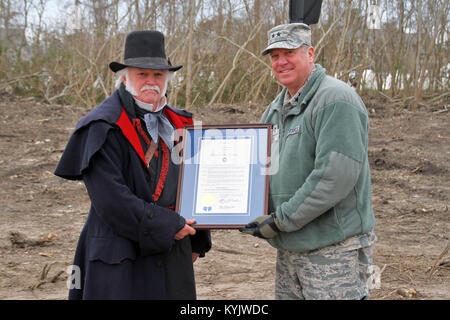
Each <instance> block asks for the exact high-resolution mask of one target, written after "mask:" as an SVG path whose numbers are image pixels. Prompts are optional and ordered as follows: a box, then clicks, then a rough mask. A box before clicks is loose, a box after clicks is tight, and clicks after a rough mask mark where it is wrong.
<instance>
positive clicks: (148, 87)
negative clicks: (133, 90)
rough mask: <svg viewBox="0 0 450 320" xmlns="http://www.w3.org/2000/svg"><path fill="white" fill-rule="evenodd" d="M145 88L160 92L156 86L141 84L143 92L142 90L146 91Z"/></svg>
mask: <svg viewBox="0 0 450 320" xmlns="http://www.w3.org/2000/svg"><path fill="white" fill-rule="evenodd" d="M146 90H155V91H156V92H157V93H160V92H161V90H160V89H159V87H158V86H143V87H142V88H141V92H144V91H146Z"/></svg>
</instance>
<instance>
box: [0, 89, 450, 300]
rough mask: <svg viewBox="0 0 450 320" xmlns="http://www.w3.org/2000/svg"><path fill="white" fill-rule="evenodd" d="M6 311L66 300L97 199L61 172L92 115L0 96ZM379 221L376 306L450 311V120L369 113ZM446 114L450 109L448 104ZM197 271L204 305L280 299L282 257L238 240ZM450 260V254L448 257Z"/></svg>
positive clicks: (207, 118)
mask: <svg viewBox="0 0 450 320" xmlns="http://www.w3.org/2000/svg"><path fill="white" fill-rule="evenodd" d="M0 100H1V102H0V120H1V127H0V154H1V158H0V177H1V181H0V184H1V188H0V208H1V211H2V212H1V214H0V255H1V258H0V299H66V297H67V288H66V279H67V273H66V269H67V268H68V267H69V266H70V265H71V264H72V259H73V254H74V250H75V246H76V243H77V239H78V235H79V232H80V231H81V228H82V226H83V223H84V221H85V219H86V217H87V213H88V210H89V204H90V203H89V198H88V196H87V194H86V191H85V188H84V185H83V183H82V182H73V181H65V180H63V179H60V178H58V177H56V176H54V175H53V170H54V168H55V166H56V163H57V161H58V159H59V158H60V156H61V153H62V151H63V149H64V147H65V145H66V143H67V140H68V138H69V136H70V134H71V132H72V130H73V129H74V126H75V124H76V122H77V120H78V119H79V118H80V117H81V116H82V115H84V114H85V113H86V112H87V111H88V110H87V109H83V108H79V107H73V106H60V105H48V104H43V103H41V102H38V101H35V100H24V99H19V98H16V97H12V96H9V95H6V94H0ZM366 104H367V108H368V109H369V111H370V117H371V132H370V148H369V157H370V163H371V167H372V182H373V204H374V209H375V214H376V218H377V225H376V227H375V231H376V233H377V236H378V242H377V243H376V244H375V246H374V248H375V263H376V265H377V266H378V267H379V268H380V270H381V287H380V288H378V289H374V290H372V295H371V297H370V298H371V299H450V253H449V252H448V243H449V236H450V232H449V231H450V212H449V208H448V206H449V195H450V161H449V159H450V144H449V141H450V126H449V123H450V113H449V112H448V111H446V110H447V107H446V106H444V105H432V106H430V107H429V108H426V109H421V110H419V111H417V112H410V111H407V110H406V109H405V108H403V107H398V106H397V107H394V106H390V105H388V104H387V102H386V101H383V100H380V99H371V100H367V101H366ZM447 105H448V103H447ZM264 107H265V106H256V105H245V106H242V105H241V106H237V105H215V106H213V107H203V108H194V109H193V110H192V111H194V112H195V114H196V118H197V119H198V120H202V122H203V124H219V123H232V122H234V123H252V122H257V121H258V119H259V117H260V115H261V113H262V111H263V109H264ZM212 237H213V249H212V250H211V251H210V252H209V253H208V254H207V256H206V258H203V259H200V260H198V261H197V262H196V263H195V271H196V280H197V292H198V298H199V299H273V298H274V295H273V287H274V274H275V256H276V251H275V249H273V248H272V247H270V246H269V245H268V244H267V243H266V242H265V241H263V240H261V239H258V238H253V237H251V236H248V235H243V234H241V233H240V232H238V231H236V230H214V231H212ZM445 249H447V250H445Z"/></svg>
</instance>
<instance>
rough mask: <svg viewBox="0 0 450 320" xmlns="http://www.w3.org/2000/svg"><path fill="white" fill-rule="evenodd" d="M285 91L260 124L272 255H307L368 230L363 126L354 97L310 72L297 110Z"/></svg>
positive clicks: (366, 127)
mask: <svg viewBox="0 0 450 320" xmlns="http://www.w3.org/2000/svg"><path fill="white" fill-rule="evenodd" d="M285 93H286V88H284V89H283V90H282V91H281V93H280V94H279V95H278V97H277V98H276V99H275V100H274V101H273V102H272V103H271V104H270V105H269V107H268V108H267V110H266V111H265V112H264V114H263V115H262V118H261V122H262V123H271V124H272V125H273V130H272V147H271V150H272V151H271V152H272V159H271V168H270V174H271V176H270V197H269V209H270V210H271V212H275V214H276V217H277V219H278V221H279V223H280V225H281V228H282V232H281V233H280V234H279V235H278V236H276V237H275V238H273V239H270V240H269V242H270V244H271V245H273V246H274V247H276V248H283V249H286V250H290V251H296V252H306V251H310V250H314V249H318V248H321V247H325V246H328V245H331V244H335V243H338V242H340V241H343V240H345V239H347V238H349V237H351V236H355V235H358V234H363V233H366V232H368V231H370V230H372V229H373V227H374V225H375V217H374V214H373V209H372V197H371V190H370V170H369V162H368V151H367V149H368V132H369V120H368V115H367V111H366V108H365V106H364V103H363V102H362V100H361V98H360V97H359V96H358V95H357V94H356V92H355V91H354V90H353V89H352V88H350V87H349V86H348V85H347V84H345V83H344V82H342V81H340V80H337V79H335V78H332V77H330V76H327V75H326V74H325V69H324V68H322V67H321V66H320V65H318V64H316V66H315V70H314V71H313V73H312V74H311V76H310V78H309V79H308V81H307V83H306V84H305V86H304V88H303V90H302V93H301V95H300V96H299V99H298V104H297V106H296V107H294V108H292V109H288V110H284V109H283V102H284V96H285Z"/></svg>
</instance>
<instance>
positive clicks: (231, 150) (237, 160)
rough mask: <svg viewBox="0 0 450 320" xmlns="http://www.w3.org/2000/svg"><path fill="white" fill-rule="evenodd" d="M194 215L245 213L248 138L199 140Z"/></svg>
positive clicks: (248, 153)
mask: <svg viewBox="0 0 450 320" xmlns="http://www.w3.org/2000/svg"><path fill="white" fill-rule="evenodd" d="M200 143H201V146H200V148H199V150H200V165H199V167H198V170H199V173H198V187H197V200H196V208H195V213H196V214H221V213H222V214H223V213H227V214H228V215H229V214H246V213H247V212H248V210H247V207H248V199H249V197H248V193H249V176H250V169H251V168H250V150H251V139H249V138H247V139H246V138H238V139H201V140H200Z"/></svg>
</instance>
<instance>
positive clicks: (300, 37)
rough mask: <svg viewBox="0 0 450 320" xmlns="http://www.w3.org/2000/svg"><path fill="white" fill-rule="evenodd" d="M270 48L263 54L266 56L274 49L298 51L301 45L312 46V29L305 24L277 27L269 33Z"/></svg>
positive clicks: (262, 53)
mask: <svg viewBox="0 0 450 320" xmlns="http://www.w3.org/2000/svg"><path fill="white" fill-rule="evenodd" d="M267 36H268V38H269V39H268V46H267V48H266V49H264V50H263V51H262V52H261V55H266V54H268V53H269V51H270V50H272V49H297V48H298V47H300V46H301V45H308V46H311V28H310V27H309V26H308V25H307V24H304V23H289V24H281V25H279V26H276V27H274V28H272V29H270V30H269V32H267Z"/></svg>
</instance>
